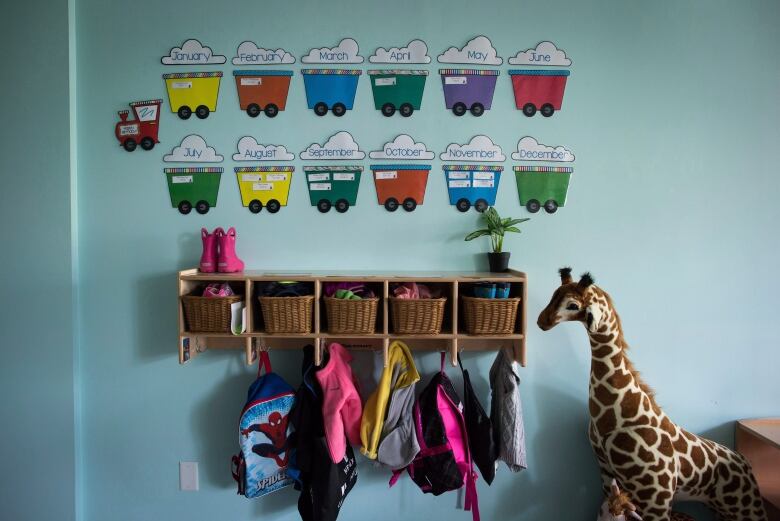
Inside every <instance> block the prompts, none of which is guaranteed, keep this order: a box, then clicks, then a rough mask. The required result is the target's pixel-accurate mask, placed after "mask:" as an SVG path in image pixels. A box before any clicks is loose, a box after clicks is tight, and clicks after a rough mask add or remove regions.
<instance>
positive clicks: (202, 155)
mask: <svg viewBox="0 0 780 521" xmlns="http://www.w3.org/2000/svg"><path fill="white" fill-rule="evenodd" d="M223 159H224V157H222V156H221V155H219V154H217V151H216V150H214V148H213V147H210V146H208V145H207V144H206V140H205V139H203V138H202V137H200V136H199V135H197V134H190V135H189V136H186V137H185V138H184V139H182V140H181V144H180V145H179V146H177V147H173V150H171V153H170V154H168V155H166V156H164V157H163V161H165V162H167V163H220V162H222V160H223Z"/></svg>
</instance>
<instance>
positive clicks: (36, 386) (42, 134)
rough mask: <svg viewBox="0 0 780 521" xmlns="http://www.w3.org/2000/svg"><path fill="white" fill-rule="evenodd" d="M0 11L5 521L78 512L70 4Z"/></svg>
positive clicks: (1, 485) (0, 390) (0, 492)
mask: <svg viewBox="0 0 780 521" xmlns="http://www.w3.org/2000/svg"><path fill="white" fill-rule="evenodd" d="M2 16H3V30H2V31H0V48H2V49H3V53H4V55H5V56H4V59H3V80H2V81H1V82H0V99H2V107H3V111H2V113H3V117H2V130H0V136H2V138H0V178H2V180H3V184H2V188H0V223H2V227H3V245H2V246H0V288H2V291H3V294H4V295H5V297H4V299H3V302H2V304H0V310H2V311H0V331H2V334H1V335H0V338H1V340H0V354H1V355H2V362H0V418H2V428H1V429H2V434H0V440H1V441H0V461H2V472H0V518H2V519H14V520H19V521H23V520H42V519H62V520H72V519H74V518H75V515H76V514H75V487H74V483H75V460H76V453H75V444H74V441H75V440H74V360H75V357H74V342H73V334H74V328H73V318H74V311H75V309H74V297H75V291H74V287H73V282H72V280H73V278H72V268H73V263H72V262H73V261H72V246H73V244H72V240H71V225H72V220H71V176H70V164H69V158H70V149H71V141H70V139H69V137H68V136H69V130H70V129H69V125H70V111H69V105H70V99H69V92H70V91H69V86H68V78H69V68H70V58H69V48H68V2H67V1H66V0H57V1H49V2H42V1H38V0H36V1H29V2H16V3H9V4H8V5H5V4H4V5H3V15H2ZM55 514H56V515H55ZM52 516H53V517H52Z"/></svg>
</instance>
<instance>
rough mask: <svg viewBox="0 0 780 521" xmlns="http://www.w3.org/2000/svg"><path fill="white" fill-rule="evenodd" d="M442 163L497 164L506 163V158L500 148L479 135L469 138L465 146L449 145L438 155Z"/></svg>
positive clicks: (487, 138)
mask: <svg viewBox="0 0 780 521" xmlns="http://www.w3.org/2000/svg"><path fill="white" fill-rule="evenodd" d="M439 157H440V158H441V160H442V161H478V162H487V163H493V162H499V161H506V156H505V155H504V152H503V151H502V150H501V147H500V146H498V145H496V144H495V143H493V140H492V139H490V138H489V137H487V136H483V135H479V136H474V137H473V138H471V141H469V142H468V143H466V144H463V145H459V144H458V143H450V144H449V145H447V150H445V151H444V152H442V153H441V155H439Z"/></svg>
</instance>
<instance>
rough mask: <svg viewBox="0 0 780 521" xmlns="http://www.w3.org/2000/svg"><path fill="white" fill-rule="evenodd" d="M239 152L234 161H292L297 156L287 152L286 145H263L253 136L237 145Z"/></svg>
mask: <svg viewBox="0 0 780 521" xmlns="http://www.w3.org/2000/svg"><path fill="white" fill-rule="evenodd" d="M236 147H237V148H238V152H236V153H235V154H233V161H292V160H293V159H295V154H292V153H290V152H288V151H287V148H286V147H285V146H284V145H263V144H260V143H258V142H257V140H256V139H255V138H253V137H252V136H244V137H242V138H241V139H239V140H238V144H237V145H236Z"/></svg>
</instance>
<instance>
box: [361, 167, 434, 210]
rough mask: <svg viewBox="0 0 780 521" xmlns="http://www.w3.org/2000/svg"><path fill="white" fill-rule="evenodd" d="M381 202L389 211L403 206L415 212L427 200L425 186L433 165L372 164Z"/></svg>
mask: <svg viewBox="0 0 780 521" xmlns="http://www.w3.org/2000/svg"><path fill="white" fill-rule="evenodd" d="M371 170H372V171H373V172H374V186H376V197H377V200H378V202H379V204H381V205H383V206H384V207H385V210H387V211H388V212H394V211H396V210H397V209H398V206H399V205H400V206H403V209H404V210H406V211H407V212H413V211H414V209H415V208H417V205H418V204H423V202H424V201H425V187H426V186H427V185H428V173H429V172H430V170H431V165H371Z"/></svg>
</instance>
